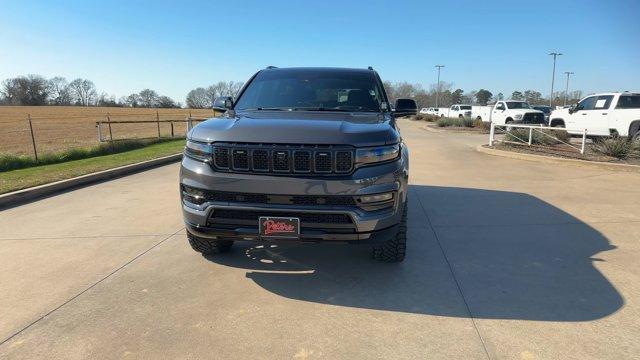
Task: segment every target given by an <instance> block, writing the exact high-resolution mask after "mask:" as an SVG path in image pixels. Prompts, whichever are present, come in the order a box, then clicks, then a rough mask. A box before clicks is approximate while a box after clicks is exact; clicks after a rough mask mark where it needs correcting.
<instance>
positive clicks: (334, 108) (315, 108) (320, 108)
mask: <svg viewBox="0 0 640 360" xmlns="http://www.w3.org/2000/svg"><path fill="white" fill-rule="evenodd" d="M293 110H303V111H333V112H376V110H371V109H362V110H353V109H352V110H349V109H340V108H337V107H333V108H326V107H297V108H293Z"/></svg>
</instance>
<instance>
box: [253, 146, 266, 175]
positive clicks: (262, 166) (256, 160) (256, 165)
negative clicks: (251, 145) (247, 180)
mask: <svg viewBox="0 0 640 360" xmlns="http://www.w3.org/2000/svg"><path fill="white" fill-rule="evenodd" d="M252 160H253V170H255V171H269V151H268V150H253V153H252Z"/></svg>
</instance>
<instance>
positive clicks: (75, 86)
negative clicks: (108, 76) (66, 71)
mask: <svg viewBox="0 0 640 360" xmlns="http://www.w3.org/2000/svg"><path fill="white" fill-rule="evenodd" d="M69 88H70V89H71V93H72V94H73V97H74V100H75V102H76V104H78V105H81V106H89V105H91V104H93V101H94V100H95V98H96V86H95V85H94V84H93V81H91V80H87V79H80V78H78V79H75V80H73V81H72V82H71V83H69Z"/></svg>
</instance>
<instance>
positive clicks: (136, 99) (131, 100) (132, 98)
mask: <svg viewBox="0 0 640 360" xmlns="http://www.w3.org/2000/svg"><path fill="white" fill-rule="evenodd" d="M119 102H120V104H121V106H125V107H134V108H135V107H140V95H138V94H131V95H129V96H123V97H121V98H120V100H119Z"/></svg>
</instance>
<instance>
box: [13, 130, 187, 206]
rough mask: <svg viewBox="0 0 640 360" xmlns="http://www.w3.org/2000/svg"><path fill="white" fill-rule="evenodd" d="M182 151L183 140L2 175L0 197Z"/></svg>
mask: <svg viewBox="0 0 640 360" xmlns="http://www.w3.org/2000/svg"><path fill="white" fill-rule="evenodd" d="M183 148H184V139H180V140H171V141H164V142H160V143H156V144H153V145H148V146H146V147H143V148H139V149H135V150H130V151H125V152H120V153H116V154H110V155H104V156H95V157H90V158H87V159H82V160H73V161H67V162H63V163H58V164H50V165H41V166H34V167H30V168H26V169H19V170H11V171H5V172H0V194H4V193H8V192H11V191H16V190H20V189H25V188H28V187H32V186H37V185H42V184H47V183H51V182H54V181H59V180H64V179H69V178H72V177H76V176H80V175H86V174H89V173H92V172H96V171H101V170H107V169H112V168H115V167H118V166H123V165H129V164H134V163H137V162H141V161H145V160H151V159H155V158H159V157H163V156H167V155H172V154H177V153H180V152H182V151H183Z"/></svg>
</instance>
